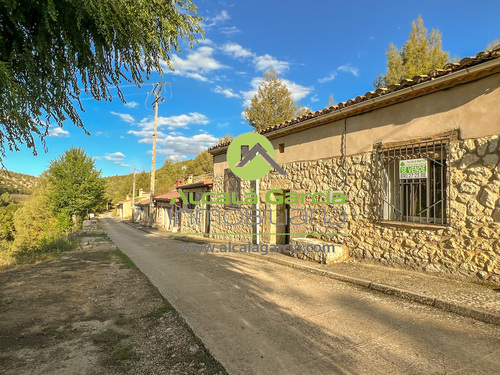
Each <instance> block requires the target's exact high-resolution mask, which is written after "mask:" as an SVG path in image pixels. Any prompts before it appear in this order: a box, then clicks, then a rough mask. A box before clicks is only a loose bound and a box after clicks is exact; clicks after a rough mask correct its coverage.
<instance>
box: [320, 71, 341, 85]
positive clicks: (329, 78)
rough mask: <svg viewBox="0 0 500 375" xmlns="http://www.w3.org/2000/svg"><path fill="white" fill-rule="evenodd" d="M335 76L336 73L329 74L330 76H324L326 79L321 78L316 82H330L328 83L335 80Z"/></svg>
mask: <svg viewBox="0 0 500 375" xmlns="http://www.w3.org/2000/svg"><path fill="white" fill-rule="evenodd" d="M336 76H337V73H336V72H333V73H331V74H330V75H328V76H326V77H323V78H320V79H318V82H319V83H325V82H330V81H333V80H334V79H335V77H336Z"/></svg>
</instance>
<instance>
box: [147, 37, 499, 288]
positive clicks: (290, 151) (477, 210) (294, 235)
mask: <svg viewBox="0 0 500 375" xmlns="http://www.w3.org/2000/svg"><path fill="white" fill-rule="evenodd" d="M260 134H261V135H263V136H265V137H266V138H267V139H268V140H269V141H270V142H271V144H272V146H273V148H274V154H275V156H274V160H275V161H276V162H277V163H278V164H279V166H280V167H281V168H282V169H283V170H284V171H285V172H286V173H285V174H280V173H278V172H276V171H271V172H270V173H268V174H267V175H266V176H264V177H262V178H260V179H259V180H256V181H248V180H242V179H240V178H238V177H237V176H236V175H235V174H234V173H233V172H232V171H231V168H230V166H229V164H228V161H227V151H228V147H229V145H230V142H225V143H220V144H218V145H216V146H214V147H211V148H210V149H209V152H210V153H211V155H212V156H213V161H214V167H213V178H212V180H210V181H202V182H197V183H194V184H190V185H187V186H183V187H179V186H178V187H177V190H176V193H177V194H179V190H183V192H186V193H189V197H190V198H192V199H191V200H190V201H191V202H194V203H189V202H178V200H177V202H178V204H179V206H176V207H177V211H174V209H172V206H168V205H169V204H170V203H169V202H167V201H162V200H161V198H160V197H154V199H155V202H157V203H156V204H157V207H159V208H160V207H161V208H162V209H164V210H166V214H165V213H162V214H161V215H158V216H157V220H156V222H157V223H159V222H160V223H162V226H163V227H165V224H164V223H167V222H168V223H169V225H170V226H171V224H170V223H171V222H172V217H173V216H168V215H170V214H172V215H174V216H175V215H177V216H178V221H177V222H178V223H180V228H181V231H182V232H186V233H197V234H199V235H205V236H210V237H213V238H217V239H228V234H231V236H230V239H232V240H238V241H242V242H251V243H259V244H260V243H269V244H294V243H300V242H301V241H304V240H307V241H317V242H318V243H333V244H337V245H338V246H339V247H340V248H342V249H343V250H344V251H345V252H346V253H347V254H348V256H349V257H351V258H354V259H358V260H362V261H371V262H376V263H379V264H384V265H388V266H396V267H404V268H410V269H416V270H424V271H428V272H435V273H438V274H440V275H443V274H446V275H450V276H459V277H472V278H480V279H482V280H488V281H492V282H500V140H499V134H500V46H497V47H496V48H495V49H494V50H492V51H483V52H480V53H478V54H477V55H476V56H474V57H468V58H464V59H462V60H461V61H460V62H457V63H450V64H447V65H446V66H445V67H443V69H434V70H432V71H431V72H429V73H428V74H427V75H419V76H416V77H413V78H411V79H404V80H402V81H401V82H400V83H399V84H396V85H392V86H390V87H387V88H379V89H377V90H374V91H370V92H367V93H366V94H364V95H360V96H358V97H356V98H353V99H351V100H348V101H346V102H342V103H339V104H337V105H335V106H332V107H329V108H326V109H323V110H320V111H317V112H313V113H310V114H308V115H306V116H302V117H299V118H296V119H293V120H291V121H287V122H285V123H282V124H276V125H274V126H271V127H270V128H267V129H265V130H263V131H261V132H260ZM408 166H414V168H408ZM415 171H417V173H415ZM327 191H329V192H331V191H340V192H343V193H344V194H345V202H344V203H343V204H342V205H338V204H336V203H325V204H324V205H323V208H324V210H323V211H321V210H318V206H317V205H315V203H314V202H312V201H311V200H310V199H309V200H307V199H306V200H305V201H286V200H283V199H278V198H279V196H280V195H281V196H286V195H287V194H289V193H290V192H293V193H296V194H299V195H300V194H306V196H307V194H308V193H309V195H310V194H311V193H313V192H327ZM206 192H212V193H215V194H214V195H212V196H215V195H216V194H218V193H229V194H231V195H234V196H235V197H236V199H238V200H242V198H243V197H244V196H246V195H247V194H249V193H251V194H256V196H257V199H256V201H252V202H250V201H249V203H248V204H247V203H244V204H242V205H240V206H239V207H238V208H239V210H238V209H236V208H235V207H234V206H233V205H232V204H231V203H230V202H229V203H228V202H222V203H221V202H218V201H207V200H206V199H205V200H203V201H200V199H201V197H202V196H203V194H204V193H206ZM269 192H272V194H271V196H272V197H274V199H275V200H276V201H279V202H281V203H279V204H276V203H272V204H271V203H269V199H268V198H269V195H268V194H269ZM172 194H174V192H172ZM185 196H187V195H185ZM172 197H173V195H172ZM145 201H146V200H144V202H145ZM148 202H149V200H148ZM176 204H177V203H176ZM139 205H140V203H139ZM174 206H175V204H174ZM340 208H342V210H343V212H344V213H345V217H344V219H345V220H344V221H343V222H342V223H340V224H339V223H338V222H332V221H331V220H325V215H327V214H328V212H333V211H335V210H338V209H340ZM187 210H193V211H192V212H194V216H193V213H192V212H190V211H187ZM242 210H247V211H246V212H253V213H254V214H255V213H256V212H257V210H258V211H259V212H261V213H264V214H263V215H262V217H259V218H256V217H255V216H256V215H253V216H252V215H250V217H251V218H252V219H251V220H248V218H247V220H241V215H242V212H243V211H242ZM294 212H305V213H306V214H305V216H304V217H303V218H302V220H300V219H297V220H295V223H294V217H293V215H292V214H293V213H294ZM165 215H166V216H165ZM221 215H222V216H223V217H224V219H225V220H221ZM165 228H166V227H165Z"/></svg>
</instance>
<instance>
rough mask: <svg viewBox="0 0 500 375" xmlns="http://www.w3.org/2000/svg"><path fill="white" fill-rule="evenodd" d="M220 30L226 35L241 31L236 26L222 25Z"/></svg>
mask: <svg viewBox="0 0 500 375" xmlns="http://www.w3.org/2000/svg"><path fill="white" fill-rule="evenodd" d="M219 31H220V33H221V34H224V35H234V34H237V33H241V30H240V29H238V28H237V27H236V26H227V27H221V28H220V30H219Z"/></svg>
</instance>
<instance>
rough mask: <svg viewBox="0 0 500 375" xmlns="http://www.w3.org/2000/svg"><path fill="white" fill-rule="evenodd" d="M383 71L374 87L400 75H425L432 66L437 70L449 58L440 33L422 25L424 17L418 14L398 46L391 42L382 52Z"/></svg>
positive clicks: (395, 79) (405, 76) (392, 82)
mask: <svg viewBox="0 0 500 375" xmlns="http://www.w3.org/2000/svg"><path fill="white" fill-rule="evenodd" d="M386 55H387V64H386V66H387V71H386V73H385V74H380V73H379V75H378V76H377V78H376V79H375V81H374V83H373V85H374V86H375V87H387V86H390V85H392V84H395V83H399V81H401V80H402V79H404V78H410V79H411V78H413V77H414V76H416V75H419V74H427V73H429V71H431V70H432V69H441V68H442V67H443V66H444V65H446V64H447V63H448V62H449V61H450V56H449V53H448V52H444V51H443V49H442V42H441V33H440V32H439V30H434V29H432V30H431V32H430V34H428V33H427V29H426V28H425V27H424V20H423V19H422V17H421V16H418V18H417V20H416V21H413V22H412V24H411V32H410V37H409V38H408V40H407V41H406V42H405V43H404V44H403V47H402V48H401V49H398V48H397V47H396V46H395V45H394V44H392V43H391V44H390V45H389V49H388V50H387V51H386Z"/></svg>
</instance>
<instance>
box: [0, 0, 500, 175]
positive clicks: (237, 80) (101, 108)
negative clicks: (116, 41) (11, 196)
mask: <svg viewBox="0 0 500 375" xmlns="http://www.w3.org/2000/svg"><path fill="white" fill-rule="evenodd" d="M194 2H195V4H196V5H197V6H198V7H199V15H201V16H203V17H204V21H203V26H204V29H205V31H206V36H205V37H206V39H205V40H201V41H200V43H199V44H197V45H196V46H195V47H194V48H193V49H189V48H188V47H187V46H184V47H183V48H182V52H181V53H180V54H179V55H177V54H174V55H172V62H173V65H174V67H175V68H176V71H175V72H169V71H165V73H164V77H163V78H161V77H160V76H159V75H158V74H156V73H155V74H153V76H152V77H151V80H150V82H156V81H159V80H165V81H168V82H169V83H170V85H169V86H168V87H167V88H166V89H165V91H164V97H165V99H166V100H165V102H164V103H162V104H161V105H160V109H159V137H158V146H157V147H158V155H157V167H160V166H161V165H162V164H163V162H164V160H165V158H167V157H174V158H176V159H178V160H184V159H190V158H192V157H194V156H196V154H197V153H198V152H199V151H201V150H202V149H203V148H206V147H209V146H212V145H214V144H216V143H217V140H218V138H219V137H221V136H224V135H225V134H227V133H229V134H232V135H234V136H237V135H239V134H241V133H244V132H248V131H252V129H251V128H250V127H249V126H248V125H247V123H246V122H245V120H244V119H243V118H242V111H243V109H244V108H245V105H246V103H248V101H249V99H250V98H251V97H252V96H253V94H254V93H255V91H256V88H257V86H258V85H259V82H260V79H261V77H262V75H263V73H264V71H266V70H267V69H268V68H269V67H271V66H272V67H273V68H274V70H276V71H277V72H278V75H279V76H280V77H281V78H282V79H283V80H285V82H286V83H287V85H288V87H289V89H290V90H291V91H292V93H293V95H294V98H295V100H296V101H299V102H300V103H301V104H303V105H305V106H307V107H309V108H310V109H311V110H313V111H315V110H319V109H322V108H324V107H326V106H327V105H328V98H329V96H330V94H333V97H334V101H335V102H340V101H344V100H347V99H350V98H352V97H356V96H357V95H361V94H364V93H365V92H366V91H369V90H371V89H372V88H373V86H372V82H373V80H374V79H375V77H376V75H377V73H379V72H384V71H385V62H386V56H385V50H386V49H387V48H388V46H389V43H390V42H393V43H395V44H396V45H397V46H398V47H400V46H401V44H402V43H404V42H405V41H406V39H407V38H408V34H409V32H410V28H411V22H412V20H415V19H416V18H417V16H418V15H419V14H421V15H422V17H423V19H424V23H425V26H426V27H427V29H428V30H429V31H430V30H431V29H432V28H437V29H439V30H440V31H441V33H442V35H443V37H442V40H443V49H444V50H445V51H449V52H450V55H451V56H459V57H465V56H471V55H475V54H476V53H477V52H479V51H481V50H483V49H485V47H486V45H487V44H488V43H490V42H491V41H493V40H494V39H497V38H498V39H500V32H499V28H498V25H500V3H498V2H496V1H482V2H474V3H471V2H465V1H454V2H452V3H449V4H446V5H444V3H443V4H439V3H436V2H434V1H418V2H411V3H410V2H402V1H397V2H396V1H377V2H366V1H351V2H337V1H317V0H311V1H296V0H287V1H281V0H279V1H269V0H267V1H261V0H252V1H242V0H240V1H225V0H224V1H209V0H194ZM151 89H152V85H151V84H146V85H144V86H143V87H142V88H141V89H139V88H136V87H133V86H131V85H129V84H125V86H124V87H123V89H122V91H123V93H124V95H125V99H126V101H127V103H126V104H125V103H122V102H121V101H120V100H119V99H118V97H116V96H115V97H114V99H113V101H112V102H97V101H95V100H93V99H91V98H89V97H88V96H87V95H83V96H82V99H83V100H82V103H83V106H84V109H85V112H84V113H81V117H82V120H83V122H84V124H85V127H86V129H87V130H88V131H89V132H90V133H91V136H87V135H85V134H84V132H83V131H82V130H81V129H79V128H77V127H75V126H74V125H73V124H72V123H69V122H68V123H66V124H65V126H64V128H63V129H51V133H50V134H51V135H50V136H49V137H47V138H46V142H47V147H48V149H49V151H48V152H47V153H45V152H44V150H43V148H42V147H41V146H40V145H39V147H38V155H37V156H33V155H32V152H31V150H27V149H26V148H24V147H21V151H19V152H7V155H6V158H4V160H3V161H4V164H5V166H6V167H7V168H8V169H9V170H12V171H15V172H21V173H27V174H31V175H35V176H36V175H39V174H40V173H41V172H42V171H43V170H45V169H47V167H48V165H49V163H50V160H52V159H54V158H56V157H58V156H59V155H61V154H62V153H63V152H64V151H65V150H66V149H67V148H69V147H71V146H82V147H83V148H84V149H85V150H86V151H87V153H88V154H89V155H90V156H92V157H95V158H96V165H97V167H98V168H99V169H101V170H102V172H103V175H104V176H110V175H115V174H127V173H131V172H132V169H133V167H136V168H137V169H138V170H142V169H145V170H146V171H149V170H150V169H151V148H152V146H151V139H152V124H153V117H154V111H153V108H152V107H151V102H152V97H151V96H150V95H148V92H149V91H151ZM112 92H113V93H116V89H113V90H112Z"/></svg>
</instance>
